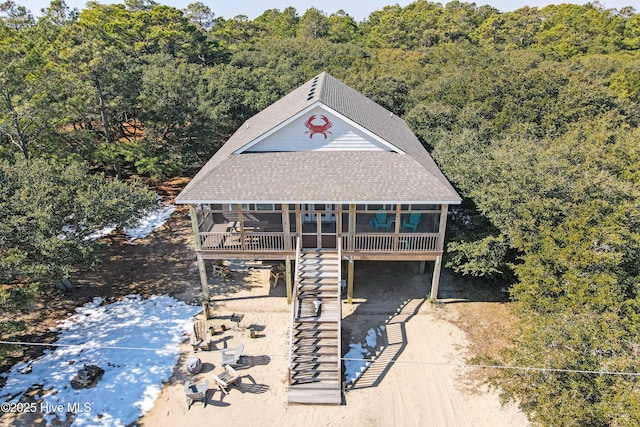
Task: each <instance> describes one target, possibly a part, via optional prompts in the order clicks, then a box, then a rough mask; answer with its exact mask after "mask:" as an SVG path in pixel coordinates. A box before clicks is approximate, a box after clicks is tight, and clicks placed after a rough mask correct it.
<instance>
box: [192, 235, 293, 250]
mask: <svg viewBox="0 0 640 427" xmlns="http://www.w3.org/2000/svg"><path fill="white" fill-rule="evenodd" d="M242 237H243V236H242V234H241V233H211V232H208V233H200V239H201V247H202V250H205V251H220V252H261V251H263V252H271V251H290V250H293V248H295V238H296V236H295V235H291V234H290V235H288V236H286V235H285V234H284V233H267V232H265V233H244V239H243V238H242Z"/></svg>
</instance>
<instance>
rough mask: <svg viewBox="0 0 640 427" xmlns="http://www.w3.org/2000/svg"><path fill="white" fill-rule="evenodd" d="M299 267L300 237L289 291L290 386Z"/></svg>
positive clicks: (297, 242) (297, 240)
mask: <svg viewBox="0 0 640 427" xmlns="http://www.w3.org/2000/svg"><path fill="white" fill-rule="evenodd" d="M299 266H300V236H298V237H297V238H296V268H295V270H294V273H293V274H294V276H293V289H292V290H291V325H290V329H291V332H290V337H289V385H291V369H292V368H293V337H294V331H293V330H294V325H295V319H296V313H297V312H298V280H299V270H298V269H299Z"/></svg>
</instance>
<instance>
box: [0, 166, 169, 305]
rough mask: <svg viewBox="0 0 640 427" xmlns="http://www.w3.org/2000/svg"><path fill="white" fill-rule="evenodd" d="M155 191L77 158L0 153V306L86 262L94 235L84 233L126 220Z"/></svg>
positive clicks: (92, 255)
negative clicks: (3, 157)
mask: <svg viewBox="0 0 640 427" xmlns="http://www.w3.org/2000/svg"><path fill="white" fill-rule="evenodd" d="M155 198H156V196H155V194H153V193H151V192H150V191H148V190H146V189H145V188H144V187H143V186H142V185H141V184H140V183H139V182H133V183H131V184H124V183H122V182H120V181H117V180H113V179H109V178H105V177H104V176H102V175H94V174H90V173H89V169H88V167H87V166H86V165H85V164H82V163H77V162H68V163H64V164H63V163H58V164H52V163H48V162H47V161H44V160H38V159H34V160H28V161H27V160H18V161H16V162H14V163H9V162H7V161H0V215H1V216H2V218H3V220H2V221H1V222H0V284H2V287H1V289H0V308H2V310H9V312H12V310H16V309H18V308H19V307H20V306H22V305H23V304H25V303H26V302H28V301H29V300H30V299H31V298H32V297H33V296H34V295H35V294H36V293H37V292H38V291H40V290H45V289H47V286H50V285H53V284H55V283H57V282H59V281H60V280H62V279H64V278H66V277H68V276H69V275H71V274H72V272H73V271H74V269H76V268H77V267H78V266H83V265H84V266H91V265H93V264H94V263H95V261H96V255H97V253H98V252H97V250H98V248H99V246H100V245H101V244H102V242H100V241H95V239H93V238H91V234H92V233H94V232H95V231H97V230H99V229H101V228H103V227H106V226H116V227H118V228H120V229H122V227H124V226H128V225H131V224H133V223H134V221H136V220H137V219H138V218H140V217H141V215H142V214H143V212H144V210H145V209H146V208H149V207H150V206H153V205H154V204H155Z"/></svg>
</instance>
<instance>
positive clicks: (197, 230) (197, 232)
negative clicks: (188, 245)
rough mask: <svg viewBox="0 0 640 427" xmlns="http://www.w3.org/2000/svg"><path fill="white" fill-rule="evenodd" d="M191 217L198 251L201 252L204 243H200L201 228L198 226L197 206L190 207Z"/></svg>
mask: <svg viewBox="0 0 640 427" xmlns="http://www.w3.org/2000/svg"><path fill="white" fill-rule="evenodd" d="M189 215H190V216H191V228H193V238H194V243H195V245H196V251H199V250H200V249H202V242H201V241H200V227H199V226H198V213H197V212H196V207H195V205H189Z"/></svg>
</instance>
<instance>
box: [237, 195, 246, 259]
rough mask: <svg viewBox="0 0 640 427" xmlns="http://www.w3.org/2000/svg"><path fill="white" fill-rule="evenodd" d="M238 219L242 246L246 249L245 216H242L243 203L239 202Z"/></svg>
mask: <svg viewBox="0 0 640 427" xmlns="http://www.w3.org/2000/svg"><path fill="white" fill-rule="evenodd" d="M238 221H239V222H240V248H241V249H242V250H243V251H244V250H245V247H244V218H242V205H241V204H240V203H238Z"/></svg>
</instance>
